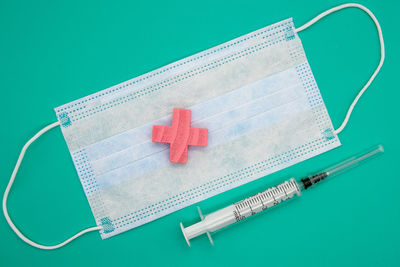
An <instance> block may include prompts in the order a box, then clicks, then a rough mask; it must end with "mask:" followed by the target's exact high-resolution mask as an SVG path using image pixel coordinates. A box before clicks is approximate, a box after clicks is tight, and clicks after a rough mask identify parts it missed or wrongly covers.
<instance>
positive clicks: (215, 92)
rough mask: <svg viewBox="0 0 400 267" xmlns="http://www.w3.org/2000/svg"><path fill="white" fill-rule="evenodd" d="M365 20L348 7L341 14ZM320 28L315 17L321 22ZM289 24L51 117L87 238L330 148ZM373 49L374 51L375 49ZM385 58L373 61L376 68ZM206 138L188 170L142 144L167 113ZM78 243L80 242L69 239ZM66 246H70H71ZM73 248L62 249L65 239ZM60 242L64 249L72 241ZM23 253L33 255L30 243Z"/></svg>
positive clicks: (164, 149)
mask: <svg viewBox="0 0 400 267" xmlns="http://www.w3.org/2000/svg"><path fill="white" fill-rule="evenodd" d="M348 6H354V7H359V8H362V9H363V10H365V11H366V12H367V13H368V14H369V15H371V16H372V18H373V19H374V21H375V22H376V24H377V27H378V30H379V32H380V28H379V24H378V23H377V21H376V19H375V17H373V15H372V13H370V11H369V10H367V9H365V8H364V7H362V6H359V5H357V4H352V5H347V6H346V5H344V6H340V7H338V8H336V9H332V10H329V11H328V13H323V14H322V16H325V15H326V14H329V13H331V12H334V11H336V10H338V9H341V8H345V7H348ZM322 16H321V17H322ZM319 18H320V17H317V18H316V19H315V20H314V21H311V22H310V23H309V24H306V25H304V26H303V27H301V28H299V29H297V30H296V29H295V28H294V25H293V22H292V19H287V20H284V21H282V22H279V23H276V24H273V25H271V26H268V27H265V28H262V29H260V30H258V31H255V32H252V33H250V34H247V35H244V36H242V37H239V38H237V39H234V40H232V41H230V42H227V43H224V44H222V45H220V46H217V47H214V48H211V49H208V50H206V51H204V52H201V53H199V54H196V55H193V56H191V57H188V58H186V59H183V60H180V61H178V62H175V63H173V64H170V65H167V66H165V67H163V68H160V69H157V70H155V71H153V72H150V73H148V74H145V75H142V76H139V77H137V78H134V79H132V80H129V81H126V82H124V83H122V84H119V85H116V86H113V87H111V88H109V89H106V90H103V91H100V92H98V93H95V94H93V95H90V96H87V97H84V98H82V99H79V100H76V101H74V102H71V103H68V104H66V105H63V106H61V107H58V108H56V109H55V110H56V114H57V117H58V119H59V122H58V123H54V124H52V125H50V126H48V127H46V128H45V129H43V130H42V131H41V132H40V133H39V134H38V135H37V136H35V137H34V138H33V140H30V142H28V144H27V145H26V147H24V151H23V153H22V154H21V156H20V159H19V161H18V163H17V166H16V169H15V170H14V173H13V176H12V179H11V181H10V184H9V187H8V188H7V191H6V194H5V199H4V202H3V208H4V211H5V215H6V218H7V220H8V222H9V223H10V225H11V226H12V227H13V229H14V230H15V231H16V232H17V233H18V234H19V235H20V237H23V239H24V238H25V237H24V236H22V234H21V233H20V232H19V231H18V229H16V227H15V226H14V224H12V221H11V220H10V218H9V216H8V213H7V210H6V206H5V202H6V199H7V195H8V191H9V189H10V187H11V184H12V181H13V179H14V178H15V174H16V171H17V170H18V167H19V164H20V163H21V161H20V160H22V157H23V154H24V152H25V149H26V148H27V146H29V144H30V143H31V142H32V141H34V140H35V139H36V138H37V137H38V136H39V135H40V134H41V133H43V132H45V131H46V130H48V129H51V128H53V127H55V126H57V125H61V129H62V132H63V135H64V137H65V140H66V142H67V145H68V147H69V150H70V152H71V155H72V159H73V161H74V164H75V167H76V169H77V172H78V176H79V178H80V180H81V182H82V185H83V188H84V191H85V193H86V196H87V198H88V200H89V203H90V206H91V209H92V212H93V214H94V217H95V220H96V223H97V225H98V226H97V227H93V228H90V229H87V230H85V231H86V232H87V231H91V230H101V231H100V232H101V236H102V238H107V237H110V236H113V235H116V234H118V233H121V232H124V231H126V230H128V229H131V228H134V227H137V226H139V225H142V224H144V223H147V222H150V221H152V220H155V219H157V218H160V217H162V216H164V215H167V214H169V213H171V212H174V211H176V210H178V209H181V208H183V207H186V206H188V205H190V204H193V203H196V202H198V201H201V200H203V199H206V198H209V197H211V196H213V195H216V194H219V193H221V192H224V191H226V190H229V189H231V188H234V187H237V186H239V185H241V184H244V183H247V182H250V181H252V180H254V179H257V178H260V177H263V176H265V175H268V174H270V173H272V172H275V171H278V170H281V169H283V168H286V167H289V166H291V165H293V164H295V163H298V162H301V161H303V160H306V159H308V158H311V157H313V156H316V155H318V154H320V153H323V152H325V151H328V150H330V149H332V148H335V147H337V146H339V145H340V142H339V139H338V137H337V135H336V134H337V133H338V132H340V131H341V130H342V129H343V128H344V126H345V125H346V123H347V120H348V117H349V116H350V113H351V111H352V109H353V107H354V105H355V103H356V102H357V100H358V98H359V97H360V96H361V94H362V93H363V92H364V90H365V89H366V87H368V85H369V83H370V82H371V81H372V79H373V78H374V77H375V75H376V73H377V72H378V71H379V68H380V66H381V64H380V65H379V66H378V69H377V71H376V72H375V73H374V75H373V77H371V79H370V81H369V82H368V83H367V85H366V86H365V87H364V88H363V89H362V91H361V92H360V94H359V96H358V97H357V98H356V100H355V102H354V103H353V105H352V106H351V108H350V110H349V113H348V115H347V117H346V119H345V121H344V123H343V124H342V126H341V127H340V128H339V129H338V130H336V131H335V130H334V129H333V126H332V123H331V121H330V118H329V115H328V112H327V110H326V107H325V105H324V103H323V100H322V98H321V95H320V92H319V89H318V87H317V84H316V82H315V80H314V77H313V75H312V72H311V69H310V67H309V64H308V62H307V58H306V56H305V53H304V50H303V47H302V44H301V41H300V39H299V36H298V35H297V32H298V31H300V30H303V29H304V28H306V27H308V26H309V25H311V24H312V23H314V22H315V21H316V20H318V19H319ZM380 39H381V45H382V48H383V39H382V38H381V32H380ZM383 55H384V54H383V50H382V59H381V63H383ZM176 107H178V108H186V109H190V110H191V111H192V127H197V128H207V129H208V133H209V140H208V145H207V147H205V148H204V147H201V148H200V147H190V148H189V154H188V157H189V160H188V162H187V163H186V164H174V163H171V162H170V161H169V145H167V144H160V143H153V142H152V139H151V138H152V126H153V125H170V124H171V114H172V110H173V108H176ZM80 234H83V232H81V233H79V234H78V235H80ZM73 238H75V237H73ZM73 238H72V239H73ZM72 239H70V240H72ZM24 240H25V241H26V242H28V243H30V244H31V245H34V246H37V247H40V248H56V247H59V246H62V245H64V244H65V243H68V242H69V241H70V240H67V241H66V242H64V243H61V244H60V245H57V246H50V247H47V246H42V245H39V244H36V243H34V242H32V241H30V240H29V239H27V238H25V239H24Z"/></svg>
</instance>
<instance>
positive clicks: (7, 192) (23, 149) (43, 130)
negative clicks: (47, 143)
mask: <svg viewBox="0 0 400 267" xmlns="http://www.w3.org/2000/svg"><path fill="white" fill-rule="evenodd" d="M59 125H60V123H59V122H55V123H52V124H50V125H48V126H46V127H44V128H43V129H42V130H40V131H39V132H38V133H37V134H35V135H34V136H33V137H32V138H31V139H29V141H28V142H27V143H26V144H25V145H24V147H23V148H22V150H21V153H20V154H19V157H18V161H17V164H16V165H15V167H14V171H13V173H12V174H11V178H10V181H9V182H8V185H7V188H6V191H5V192H4V196H3V213H4V217H5V218H6V220H7V222H8V224H9V225H10V227H11V229H12V230H13V231H14V232H15V233H16V234H17V235H18V236H19V237H20V238H21V239H22V240H23V241H25V242H26V243H28V244H29V245H31V246H34V247H36V248H40V249H56V248H60V247H62V246H65V245H66V244H68V243H69V242H71V241H72V240H74V239H76V238H78V237H79V236H81V235H83V234H85V233H88V232H91V231H96V230H101V229H103V227H101V226H96V227H90V228H87V229H84V230H82V231H80V232H79V233H77V234H76V235H74V236H72V237H70V238H68V239H67V240H65V241H64V242H62V243H60V244H57V245H54V246H45V245H40V244H38V243H35V242H33V241H32V240H30V239H29V238H27V237H26V236H24V235H23V234H22V233H21V231H19V230H18V228H17V227H16V226H15V224H14V223H13V221H12V220H11V218H10V215H9V214H8V210H7V198H8V194H9V193H10V190H11V186H12V185H13V183H14V180H15V176H16V175H17V172H18V169H19V166H20V165H21V162H22V159H23V158H24V155H25V152H26V150H27V149H28V147H29V146H30V145H31V144H32V143H33V142H34V141H35V140H36V139H38V138H39V137H40V136H41V135H42V134H44V133H45V132H47V131H49V130H51V129H53V128H54V127H56V126H59Z"/></svg>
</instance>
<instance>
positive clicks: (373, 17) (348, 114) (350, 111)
mask: <svg viewBox="0 0 400 267" xmlns="http://www.w3.org/2000/svg"><path fill="white" fill-rule="evenodd" d="M348 7H355V8H359V9H361V10H363V11H364V12H366V13H367V14H368V15H369V16H370V18H371V19H372V20H373V21H374V23H375V26H376V29H377V30H378V35H379V44H380V46H381V59H380V61H379V64H378V67H376V69H375V71H374V73H373V74H372V75H371V77H370V78H369V80H368V82H367V83H366V84H365V85H364V87H363V88H362V89H361V90H360V92H359V93H358V94H357V96H356V98H355V99H354V100H353V103H351V105H350V107H349V109H348V110H347V114H346V117H345V118H344V120H343V122H342V124H341V125H340V127H339V128H338V129H336V130H335V134H339V133H340V132H341V131H343V129H344V127H346V124H347V122H348V121H349V118H350V115H351V113H352V112H353V109H354V106H355V105H356V104H357V102H358V100H359V99H360V97H361V96H362V94H363V93H364V92H365V90H367V88H368V87H369V86H370V84H371V83H372V81H373V80H374V79H375V77H376V75H377V74H378V72H379V71H380V69H381V67H382V65H383V61H384V60H385V44H384V42H383V35H382V29H381V26H380V25H379V22H378V20H377V19H376V17H375V16H374V14H373V13H372V12H371V11H370V10H369V9H368V8H366V7H365V6H363V5H360V4H355V3H349V4H344V5H340V6H337V7H334V8H331V9H329V10H327V11H325V12H323V13H321V14H320V15H318V16H316V17H315V18H313V19H312V20H310V21H309V22H307V23H306V24H304V25H303V26H301V27H299V28H297V29H295V32H300V31H302V30H305V29H307V28H308V27H310V26H311V25H313V24H314V23H315V22H317V21H318V20H320V19H322V18H323V17H325V16H327V15H329V14H331V13H333V12H336V11H338V10H341V9H344V8H348Z"/></svg>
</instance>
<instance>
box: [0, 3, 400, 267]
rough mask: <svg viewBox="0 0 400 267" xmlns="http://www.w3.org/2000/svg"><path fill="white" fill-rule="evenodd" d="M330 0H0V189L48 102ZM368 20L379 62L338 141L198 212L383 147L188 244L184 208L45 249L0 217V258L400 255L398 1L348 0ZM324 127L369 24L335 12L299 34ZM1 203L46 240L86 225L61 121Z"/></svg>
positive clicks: (320, 260) (358, 66)
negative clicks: (105, 235) (106, 235)
mask: <svg viewBox="0 0 400 267" xmlns="http://www.w3.org/2000/svg"><path fill="white" fill-rule="evenodd" d="M340 3H342V1H316V0H315V1H285V0H280V1H275V2H273V1H251V0H248V1H226V2H222V1H221V2H220V1H192V2H190V1H158V2H157V1H117V0H114V1H98V0H97V1H65V2H59V1H50V0H49V1H4V0H1V1H0V62H1V64H0V81H1V84H0V90H1V105H0V114H1V122H0V125H1V126H0V127H1V128H0V129H1V131H0V148H1V158H0V191H1V192H4V189H5V187H6V185H7V183H8V180H9V177H10V175H11V172H12V170H13V168H14V164H15V162H16V160H17V157H18V154H19V152H20V149H21V148H22V146H23V144H24V143H25V142H26V141H27V140H28V138H30V137H31V136H33V135H34V134H35V133H36V132H37V131H38V130H39V129H41V128H42V127H44V126H45V125H47V124H50V123H52V122H54V121H55V120H56V118H55V115H54V112H53V108H54V107H57V106H59V105H61V104H64V103H67V102H70V101H72V100H75V99H78V98H81V97H83V96H86V95H88V94H91V93H94V92H96V91H99V90H101V89H104V88H107V87H109V86H112V85H114V84H117V83H120V82H122V81H125V80H127V79H130V78H132V77H135V76H138V75H140V74H143V73H146V72H148V71H151V70H153V69H156V68H158V67H161V66H163V65H165V64H168V63H171V62H173V61H176V60H178V59H181V58H184V57H186V56H189V55H192V54H194V53H197V52H199V51H202V50H205V49H207V48H210V47H213V46H215V45H218V44H220V43H223V42H226V41H228V40H231V39H233V38H236V37H238V36H241V35H243V34H246V33H248V32H251V31H253V30H256V29H259V28H261V27H264V26H267V25H269V24H272V23H275V22H278V21H280V20H283V19H286V18H288V17H293V18H294V23H295V25H296V26H297V27H299V26H301V25H303V24H304V23H306V22H307V21H308V20H310V19H311V18H313V17H314V16H316V15H318V14H319V13H320V12H323V11H325V10H326V9H328V8H331V7H333V6H336V5H338V4H340ZM360 3H362V4H364V5H366V6H367V7H368V8H369V9H371V10H372V11H373V12H374V14H375V15H376V16H377V18H378V19H379V21H380V23H381V26H382V29H383V33H384V38H385V41H386V55H387V57H386V61H385V64H384V66H383V68H382V70H381V73H380V74H379V75H378V77H377V78H376V80H375V81H374V82H373V84H372V86H371V87H370V88H369V89H368V91H367V92H366V94H365V95H364V96H363V97H362V98H361V100H360V102H359V104H358V105H357V106H356V109H355V110H354V113H353V115H352V117H351V119H350V122H349V124H348V126H347V127H346V128H345V130H344V131H343V132H342V133H341V134H340V136H339V138H340V140H341V142H342V144H343V145H342V146H341V147H339V148H337V149H335V150H332V151H329V152H327V153H325V154H323V155H320V156H318V157H315V158H312V159H310V160H307V161H306V162H302V163H300V164H297V165H295V166H292V167H290V168H288V169H285V170H283V171H280V172H278V173H275V174H273V175H270V176H268V177H264V178H261V179H258V180H257V181H254V182H252V183H249V184H246V185H243V186H240V187H239V188H236V189H233V190H230V191H229V192H226V193H223V194H220V195H218V196H215V197H213V198H211V199H208V200H205V201H202V202H200V203H199V205H200V206H201V207H202V209H203V212H204V213H209V212H211V211H214V210H216V209H219V208H221V207H224V206H225V205H228V204H230V203H232V202H235V201H237V200H239V199H241V198H243V197H245V196H248V195H251V194H253V193H256V192H258V191H260V190H262V189H264V188H266V187H267V186H270V185H273V184H274V183H276V182H277V181H281V180H283V179H287V178H290V177H291V176H295V177H301V176H303V175H307V174H309V173H311V172H313V171H316V170H318V169H321V168H324V167H326V166H328V165H330V164H332V163H335V162H337V161H339V160H342V159H344V158H346V157H347V156H350V155H352V154H355V153H357V152H359V151H361V150H363V149H365V148H368V147H370V146H372V145H375V144H379V143H381V144H383V145H384V146H385V149H386V152H385V154H384V155H383V156H382V157H380V158H377V159H376V160H373V161H370V162H369V163H368V164H365V165H362V166H361V167H359V168H357V169H353V170H352V171H351V172H348V173H345V174H343V175H341V176H338V177H337V178H335V179H333V180H331V181H329V182H327V183H325V184H321V186H319V187H318V188H316V189H314V190H310V191H309V192H306V193H304V195H303V197H302V198H298V199H297V200H296V201H292V202H291V203H289V204H287V205H285V206H283V207H281V208H279V209H275V210H272V211H270V212H267V213H265V214H263V215H261V216H258V217H256V218H254V219H250V220H248V221H247V222H246V223H241V224H240V225H236V226H234V227H231V228H229V229H227V230H225V231H222V232H219V233H217V234H215V235H214V241H215V246H214V247H212V246H210V244H209V242H208V239H207V237H206V236H202V237H199V238H197V239H194V240H193V241H192V247H191V248H189V247H187V245H186V243H185V241H184V239H183V236H182V234H181V232H180V228H179V222H181V221H183V222H184V224H185V225H189V224H191V223H194V222H196V221H198V215H197V211H196V208H195V205H192V206H189V207H187V208H185V209H183V210H180V211H178V212H175V213H173V214H171V215H169V216H166V217H164V218H161V219H159V220H157V221H154V222H151V223H149V224H146V225H144V226H142V227H139V228H136V229H133V230H130V231H128V232H125V233H123V234H120V235H118V236H115V237H112V238H110V239H107V240H101V238H100V236H99V234H97V233H90V234H87V235H85V236H83V237H81V238H79V239H78V240H76V241H74V242H72V243H71V244H69V245H68V246H66V247H64V248H62V249H59V250H56V251H42V250H39V249H36V248H33V247H30V246H28V245H27V244H25V243H23V242H22V241H21V240H20V239H19V238H18V237H17V236H16V235H15V234H14V233H13V232H12V231H11V230H10V228H9V226H8V225H7V224H6V221H5V219H4V218H3V217H2V216H1V217H0V265H1V266H71V265H74V266H84V265H86V266H120V265H121V266H143V265H146V266H187V265H189V266H204V265H206V266H240V265H241V266H295V265H296V266H400V260H399V258H398V255H399V252H400V241H399V240H400V227H399V222H400V208H399V203H400V197H399V193H398V192H399V188H400V175H399V174H398V172H397V171H396V169H397V168H398V167H399V149H400V145H399V141H398V134H399V129H400V127H399V124H398V123H399V116H398V115H399V111H398V110H399V109H398V101H399V100H398V99H399V97H400V90H399V89H400V88H399V83H398V81H397V79H398V77H399V74H398V71H399V65H398V62H399V60H400V58H399V53H398V45H399V41H400V38H399V30H398V24H399V23H398V20H397V18H398V10H399V9H400V4H399V2H398V1H394V0H392V1H375V0H370V1H361V2H360ZM300 38H301V39H302V41H303V45H304V48H305V51H306V53H307V57H308V60H309V62H310V65H311V68H312V70H313V73H314V75H315V78H316V81H317V83H318V85H319V88H320V90H321V93H322V96H323V98H324V101H325V103H326V106H327V109H328V111H329V114H330V116H331V119H332V122H333V125H334V126H335V127H338V126H339V125H340V123H341V122H342V120H343V118H344V116H345V113H346V111H347V108H348V107H349V105H350V103H351V101H352V100H353V98H354V97H355V95H356V93H357V92H358V91H359V89H360V88H361V86H362V85H363V84H364V83H365V82H366V81H367V79H368V78H369V76H370V74H371V73H372V72H373V70H374V69H375V67H376V65H377V63H378V60H379V43H378V39H377V33H376V30H375V27H374V25H373V23H372V21H371V20H370V19H369V17H368V16H367V15H366V14H364V13H363V12H362V11H360V10H357V9H347V10H343V11H340V12H339V13H335V14H334V15H331V16H329V17H328V18H325V19H323V20H322V21H320V22H319V23H317V24H315V25H314V26H313V27H311V28H309V29H308V30H306V31H304V32H301V33H300ZM8 207H9V211H10V215H11V217H12V218H13V219H14V221H15V223H16V225H17V226H18V227H20V229H21V230H22V231H23V233H26V234H27V236H29V237H30V238H32V239H33V240H35V241H37V242H40V243H44V244H55V243H58V242H60V241H62V240H64V239H66V238H67V237H69V236H71V235H73V234H74V233H76V232H77V231H78V230H81V229H83V228H85V227H89V226H93V225H94V223H95V222H94V219H93V216H92V214H91V211H90V208H89V205H88V203H87V200H86V197H85V195H84V192H83V190H82V187H81V184H80V181H79V179H78V176H77V174H76V172H75V169H74V166H73V163H72V160H71V158H70V155H69V152H68V149H67V146H66V145H65V142H64V139H63V137H62V134H61V131H60V129H55V130H52V131H51V132H50V133H47V134H46V135H44V136H43V137H41V138H40V140H39V141H38V142H36V143H34V144H33V145H32V146H31V147H30V149H29V151H28V153H27V155H26V157H25V159H24V162H23V164H22V166H21V169H20V172H19V173H18V175H17V178H16V181H15V184H14V187H13V189H12V191H11V194H10V197H9V201H8Z"/></svg>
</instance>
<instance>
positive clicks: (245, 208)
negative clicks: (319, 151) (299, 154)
mask: <svg viewBox="0 0 400 267" xmlns="http://www.w3.org/2000/svg"><path fill="white" fill-rule="evenodd" d="M300 190H301V189H300V187H299V185H298V184H297V182H296V180H295V179H294V178H292V179H290V180H289V181H285V182H283V183H281V184H279V185H277V186H276V187H271V188H269V189H267V190H265V191H263V192H261V193H258V194H256V195H253V196H251V197H249V198H246V199H244V200H242V201H239V202H237V203H235V204H233V205H230V206H228V207H226V208H223V209H220V210H218V211H215V212H213V213H211V214H208V215H207V216H205V218H204V220H202V221H200V222H198V223H196V224H193V225H191V226H189V227H186V228H184V227H183V226H182V225H181V227H182V232H183V235H184V236H185V239H186V241H187V242H188V244H189V245H190V242H189V240H190V239H192V238H194V237H196V236H199V235H201V234H204V233H210V232H215V231H217V230H220V229H222V228H224V227H226V226H228V225H230V224H233V223H236V222H239V221H241V220H242V219H244V218H247V217H250V216H252V215H254V214H257V213H259V212H261V211H263V210H266V209H268V208H271V207H273V206H275V205H277V204H279V203H281V202H282V201H285V200H287V199H290V198H292V197H294V196H295V195H298V196H300Z"/></svg>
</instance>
